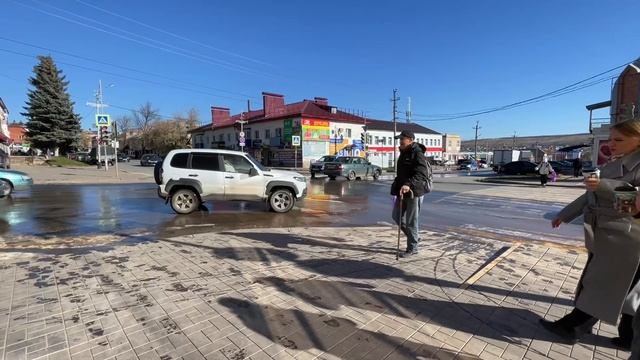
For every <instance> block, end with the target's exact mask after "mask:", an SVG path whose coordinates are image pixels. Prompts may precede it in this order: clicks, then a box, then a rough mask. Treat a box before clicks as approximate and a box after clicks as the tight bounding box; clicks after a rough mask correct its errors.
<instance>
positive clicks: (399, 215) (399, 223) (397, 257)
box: [396, 193, 403, 260]
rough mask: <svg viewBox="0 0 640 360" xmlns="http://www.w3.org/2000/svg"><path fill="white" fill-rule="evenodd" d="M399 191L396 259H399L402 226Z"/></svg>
mask: <svg viewBox="0 0 640 360" xmlns="http://www.w3.org/2000/svg"><path fill="white" fill-rule="evenodd" d="M402 195H403V194H402V193H400V194H399V196H400V201H398V246H397V247H396V260H400V228H401V227H402V202H403V201H402V197H403V196H402Z"/></svg>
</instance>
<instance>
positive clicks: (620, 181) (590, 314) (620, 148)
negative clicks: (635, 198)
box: [540, 120, 640, 349]
mask: <svg viewBox="0 0 640 360" xmlns="http://www.w3.org/2000/svg"><path fill="white" fill-rule="evenodd" d="M610 138H611V140H610V141H609V144H610V149H611V152H612V154H613V155H614V156H615V157H617V159H616V160H614V161H611V162H609V163H608V164H606V165H604V166H603V167H602V168H601V169H600V177H598V176H593V177H589V178H587V179H585V185H586V188H587V190H588V191H587V192H586V193H585V194H584V195H582V196H580V197H579V198H577V199H576V200H574V201H573V202H572V203H571V204H569V205H567V206H566V207H565V208H564V209H562V211H560V213H559V214H558V216H557V217H556V218H555V219H553V221H552V222H551V225H552V226H553V227H554V228H556V227H558V226H560V224H561V223H563V222H564V223H568V222H571V221H572V220H574V219H575V218H577V217H578V216H580V215H583V216H584V233H585V247H586V248H587V251H588V252H589V254H588V259H587V263H586V265H585V268H584V270H583V272H582V276H581V277H580V282H579V283H578V286H577V289H576V294H575V300H574V301H575V308H574V309H573V310H572V311H571V312H570V313H568V314H567V315H565V316H564V317H562V318H561V319H559V320H557V321H553V322H551V321H548V320H544V319H541V320H540V321H541V323H542V325H543V326H544V327H545V328H546V329H547V330H549V331H551V332H553V333H555V334H557V335H559V336H561V337H562V338H564V339H565V340H566V341H569V342H576V341H578V340H579V339H580V338H581V337H582V336H583V335H585V334H587V333H590V332H591V330H592V327H593V325H595V324H596V322H598V320H602V321H605V322H607V323H609V324H615V323H616V322H617V321H618V317H620V315H621V314H622V316H621V318H620V323H619V325H618V334H619V337H617V338H614V339H612V343H613V344H614V345H616V346H618V347H620V348H625V349H628V348H630V347H631V342H632V338H633V336H634V330H633V325H632V323H633V322H632V319H633V315H635V314H636V310H637V309H638V305H639V302H640V284H638V279H639V278H640V269H639V265H640V241H639V239H640V222H638V220H637V219H634V216H635V217H638V216H639V215H640V213H636V214H635V215H634V214H627V213H619V212H618V211H616V210H615V209H614V198H615V197H614V189H616V188H617V187H619V186H629V185H631V186H634V187H637V186H640V121H638V120H630V121H625V122H620V123H617V124H615V125H613V126H611V128H610ZM632 215H634V216H632ZM634 347H635V345H634Z"/></svg>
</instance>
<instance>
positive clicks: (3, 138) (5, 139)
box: [0, 132, 11, 144]
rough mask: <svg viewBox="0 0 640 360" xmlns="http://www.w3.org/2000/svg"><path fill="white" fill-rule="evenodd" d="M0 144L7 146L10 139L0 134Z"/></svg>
mask: <svg viewBox="0 0 640 360" xmlns="http://www.w3.org/2000/svg"><path fill="white" fill-rule="evenodd" d="M0 142H2V143H5V144H8V143H10V142H11V138H10V137H8V136H7V135H5V134H3V133H1V132H0Z"/></svg>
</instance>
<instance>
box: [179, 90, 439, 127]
mask: <svg viewBox="0 0 640 360" xmlns="http://www.w3.org/2000/svg"><path fill="white" fill-rule="evenodd" d="M320 100H323V98H321V99H320ZM332 109H333V111H334V112H332ZM243 116H244V117H243V119H244V120H245V121H248V125H251V124H253V123H259V122H264V121H271V120H276V119H286V118H292V117H306V118H316V119H326V120H330V121H338V122H346V123H354V124H362V125H364V124H365V122H366V124H367V127H368V128H369V130H393V122H391V121H385V120H375V119H369V118H364V117H362V116H358V115H353V114H349V113H346V112H344V111H340V110H338V109H337V108H335V107H334V106H331V105H325V104H319V103H317V102H316V101H313V100H303V101H300V102H297V103H292V104H285V105H284V108H283V109H282V110H281V111H279V112H277V113H275V114H270V115H269V116H267V117H265V116H264V110H263V109H260V110H253V111H249V112H245V113H243ZM238 120H240V114H236V115H233V116H230V117H229V118H228V120H226V121H223V122H219V123H216V122H215V119H214V121H213V125H211V124H208V125H204V126H200V127H199V128H196V129H193V130H191V131H189V132H190V133H196V132H203V131H206V130H212V129H222V128H227V127H231V126H233V125H234V124H235V122H236V121H238ZM398 128H399V129H407V130H412V131H413V132H416V133H426V134H439V133H438V132H436V131H433V130H431V129H429V128H426V127H424V126H422V125H419V124H415V123H412V124H406V123H398Z"/></svg>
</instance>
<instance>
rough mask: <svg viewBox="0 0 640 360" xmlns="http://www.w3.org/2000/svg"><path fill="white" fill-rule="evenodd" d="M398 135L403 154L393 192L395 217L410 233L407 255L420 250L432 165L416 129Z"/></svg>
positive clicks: (400, 157)
mask: <svg viewBox="0 0 640 360" xmlns="http://www.w3.org/2000/svg"><path fill="white" fill-rule="evenodd" d="M396 139H400V156H399V158H398V163H397V169H398V170H397V174H396V178H395V180H394V181H393V184H392V185H391V195H395V196H396V201H395V204H394V206H393V213H392V217H393V220H394V221H395V222H396V224H398V225H400V228H401V229H402V232H403V233H404V234H405V235H406V236H407V249H406V251H405V253H404V254H403V255H402V257H406V256H411V255H415V254H417V253H418V242H419V241H420V235H419V231H420V224H419V217H420V208H421V207H422V197H423V195H424V194H425V192H427V191H430V190H431V188H430V186H431V165H430V164H429V162H428V161H427V158H426V157H425V156H424V152H425V151H426V150H427V149H426V148H425V147H424V145H422V144H419V143H416V142H414V139H415V135H414V134H413V132H411V131H408V130H403V131H402V132H401V133H400V135H398V136H396ZM401 196H402V205H401V204H400V198H401ZM400 206H402V209H401V210H400ZM401 211H402V213H401Z"/></svg>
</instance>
